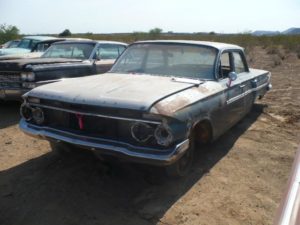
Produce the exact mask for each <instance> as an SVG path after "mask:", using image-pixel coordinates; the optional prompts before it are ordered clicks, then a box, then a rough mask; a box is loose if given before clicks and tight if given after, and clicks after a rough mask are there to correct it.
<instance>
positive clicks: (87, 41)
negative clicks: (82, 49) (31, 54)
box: [55, 39, 127, 46]
mask: <svg viewBox="0 0 300 225" xmlns="http://www.w3.org/2000/svg"><path fill="white" fill-rule="evenodd" d="M63 43H92V44H97V43H99V44H119V45H125V46H127V44H126V43H123V42H117V41H102V40H101V41H97V40H89V39H78V40H76V39H74V40H65V41H60V42H57V43H55V44H63Z"/></svg>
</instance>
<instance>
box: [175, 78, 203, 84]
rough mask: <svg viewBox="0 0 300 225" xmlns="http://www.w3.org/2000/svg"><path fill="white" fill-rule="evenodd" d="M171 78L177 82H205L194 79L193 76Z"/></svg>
mask: <svg viewBox="0 0 300 225" xmlns="http://www.w3.org/2000/svg"><path fill="white" fill-rule="evenodd" d="M171 80H172V81H175V82H180V83H188V84H196V85H200V84H203V83H204V82H205V81H203V80H198V79H192V78H181V77H172V78H171Z"/></svg>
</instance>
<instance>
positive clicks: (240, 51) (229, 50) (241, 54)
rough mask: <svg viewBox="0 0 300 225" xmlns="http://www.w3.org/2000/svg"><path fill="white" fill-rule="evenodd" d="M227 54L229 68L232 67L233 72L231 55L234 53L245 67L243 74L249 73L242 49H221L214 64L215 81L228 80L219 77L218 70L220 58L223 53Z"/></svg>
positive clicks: (233, 66) (233, 65)
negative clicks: (239, 57)
mask: <svg viewBox="0 0 300 225" xmlns="http://www.w3.org/2000/svg"><path fill="white" fill-rule="evenodd" d="M226 52H228V53H229V58H230V59H229V60H230V66H232V68H233V71H234V72H235V64H234V58H233V53H234V52H236V53H238V54H239V55H240V56H241V59H242V62H243V64H244V67H245V72H249V67H248V64H247V61H246V57H245V53H244V51H243V50H242V49H223V50H221V51H219V55H218V61H217V64H216V80H224V79H228V77H225V78H223V77H220V68H219V65H220V63H221V56H222V54H223V53H226Z"/></svg>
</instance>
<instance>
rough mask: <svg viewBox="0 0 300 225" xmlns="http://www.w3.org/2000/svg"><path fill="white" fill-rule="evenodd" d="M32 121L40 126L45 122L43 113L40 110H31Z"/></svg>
mask: <svg viewBox="0 0 300 225" xmlns="http://www.w3.org/2000/svg"><path fill="white" fill-rule="evenodd" d="M32 119H33V120H34V122H36V123H37V124H38V125H41V124H42V123H44V121H45V117H44V112H43V110H42V109H41V108H38V107H37V108H33V110H32Z"/></svg>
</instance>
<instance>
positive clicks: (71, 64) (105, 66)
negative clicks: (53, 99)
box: [0, 40, 127, 100]
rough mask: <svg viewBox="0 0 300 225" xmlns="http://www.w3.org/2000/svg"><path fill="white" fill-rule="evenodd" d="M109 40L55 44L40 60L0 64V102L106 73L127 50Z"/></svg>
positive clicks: (124, 45)
mask: <svg viewBox="0 0 300 225" xmlns="http://www.w3.org/2000/svg"><path fill="white" fill-rule="evenodd" d="M126 46H127V45H126V44H125V43H121V42H111V41H88V40H81V41H63V42H56V43H54V44H52V45H51V47H50V48H49V49H48V50H47V51H46V52H45V53H44V54H43V55H42V57H40V58H33V59H18V60H3V61H0V100H1V99H2V100H21V96H22V95H23V94H24V93H26V92H27V91H29V90H31V89H32V88H35V87H37V86H40V85H43V84H47V83H52V82H55V81H59V80H61V79H65V78H71V77H81V76H88V75H92V74H101V73H105V72H107V71H108V70H109V69H110V68H111V66H112V65H113V63H114V62H115V59H116V58H117V57H118V56H119V55H120V54H121V53H122V52H123V50H124V49H125V48H126Z"/></svg>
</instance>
